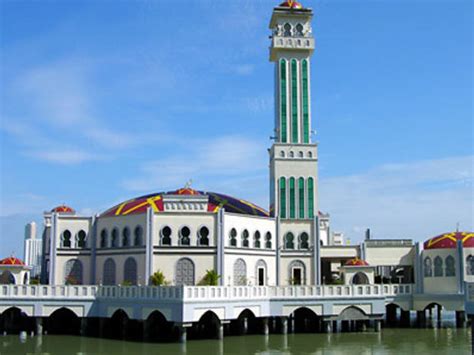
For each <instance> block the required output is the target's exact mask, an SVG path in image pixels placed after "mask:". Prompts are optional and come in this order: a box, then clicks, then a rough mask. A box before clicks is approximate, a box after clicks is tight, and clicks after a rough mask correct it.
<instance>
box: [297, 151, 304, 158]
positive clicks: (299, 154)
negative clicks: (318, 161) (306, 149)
mask: <svg viewBox="0 0 474 355" xmlns="http://www.w3.org/2000/svg"><path fill="white" fill-rule="evenodd" d="M298 157H299V158H303V157H304V153H303V152H302V151H301V150H300V151H299V152H298Z"/></svg>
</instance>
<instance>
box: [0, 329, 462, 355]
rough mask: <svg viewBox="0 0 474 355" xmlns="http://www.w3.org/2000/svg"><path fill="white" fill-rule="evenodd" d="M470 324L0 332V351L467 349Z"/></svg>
mask: <svg viewBox="0 0 474 355" xmlns="http://www.w3.org/2000/svg"><path fill="white" fill-rule="evenodd" d="M470 337H471V331H470V329H456V328H442V329H414V328H411V329H394V328H391V329H384V330H383V331H382V332H381V333H373V332H366V333H335V334H330V335H328V334H289V335H274V334H272V335H270V336H262V335H249V336H234V337H232V336H229V337H226V338H225V339H224V340H193V341H188V342H187V343H186V344H179V343H140V342H126V341H116V340H109V339H99V338H85V337H75V336H63V335H47V336H43V337H27V338H26V339H22V340H20V337H19V336H18V335H16V336H14V335H8V336H1V337H0V354H25V353H35V352H36V353H38V352H40V353H48V354H52V355H53V354H61V355H62V354H69V353H80V354H84V355H89V354H114V355H115V354H127V355H129V354H143V355H149V354H160V355H162V354H163V355H165V354H170V355H171V354H172V355H176V354H180V355H181V354H182V355H184V354H218V355H220V354H322V355H332V354H346V353H347V354H367V355H369V354H370V355H373V354H377V355H379V354H420V355H421V354H436V353H437V354H456V355H460V354H470V353H471V344H470Z"/></svg>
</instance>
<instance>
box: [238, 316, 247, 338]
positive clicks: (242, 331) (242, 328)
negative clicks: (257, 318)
mask: <svg viewBox="0 0 474 355" xmlns="http://www.w3.org/2000/svg"><path fill="white" fill-rule="evenodd" d="M248 329H249V320H248V319H247V318H244V319H242V322H241V324H240V334H241V335H245V334H247V332H248Z"/></svg>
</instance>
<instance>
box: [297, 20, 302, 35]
mask: <svg viewBox="0 0 474 355" xmlns="http://www.w3.org/2000/svg"><path fill="white" fill-rule="evenodd" d="M296 35H297V36H301V37H302V36H303V25H302V24H301V23H299V24H297V25H296Z"/></svg>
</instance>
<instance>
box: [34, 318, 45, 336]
mask: <svg viewBox="0 0 474 355" xmlns="http://www.w3.org/2000/svg"><path fill="white" fill-rule="evenodd" d="M35 333H36V335H43V318H41V317H36V318H35Z"/></svg>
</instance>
